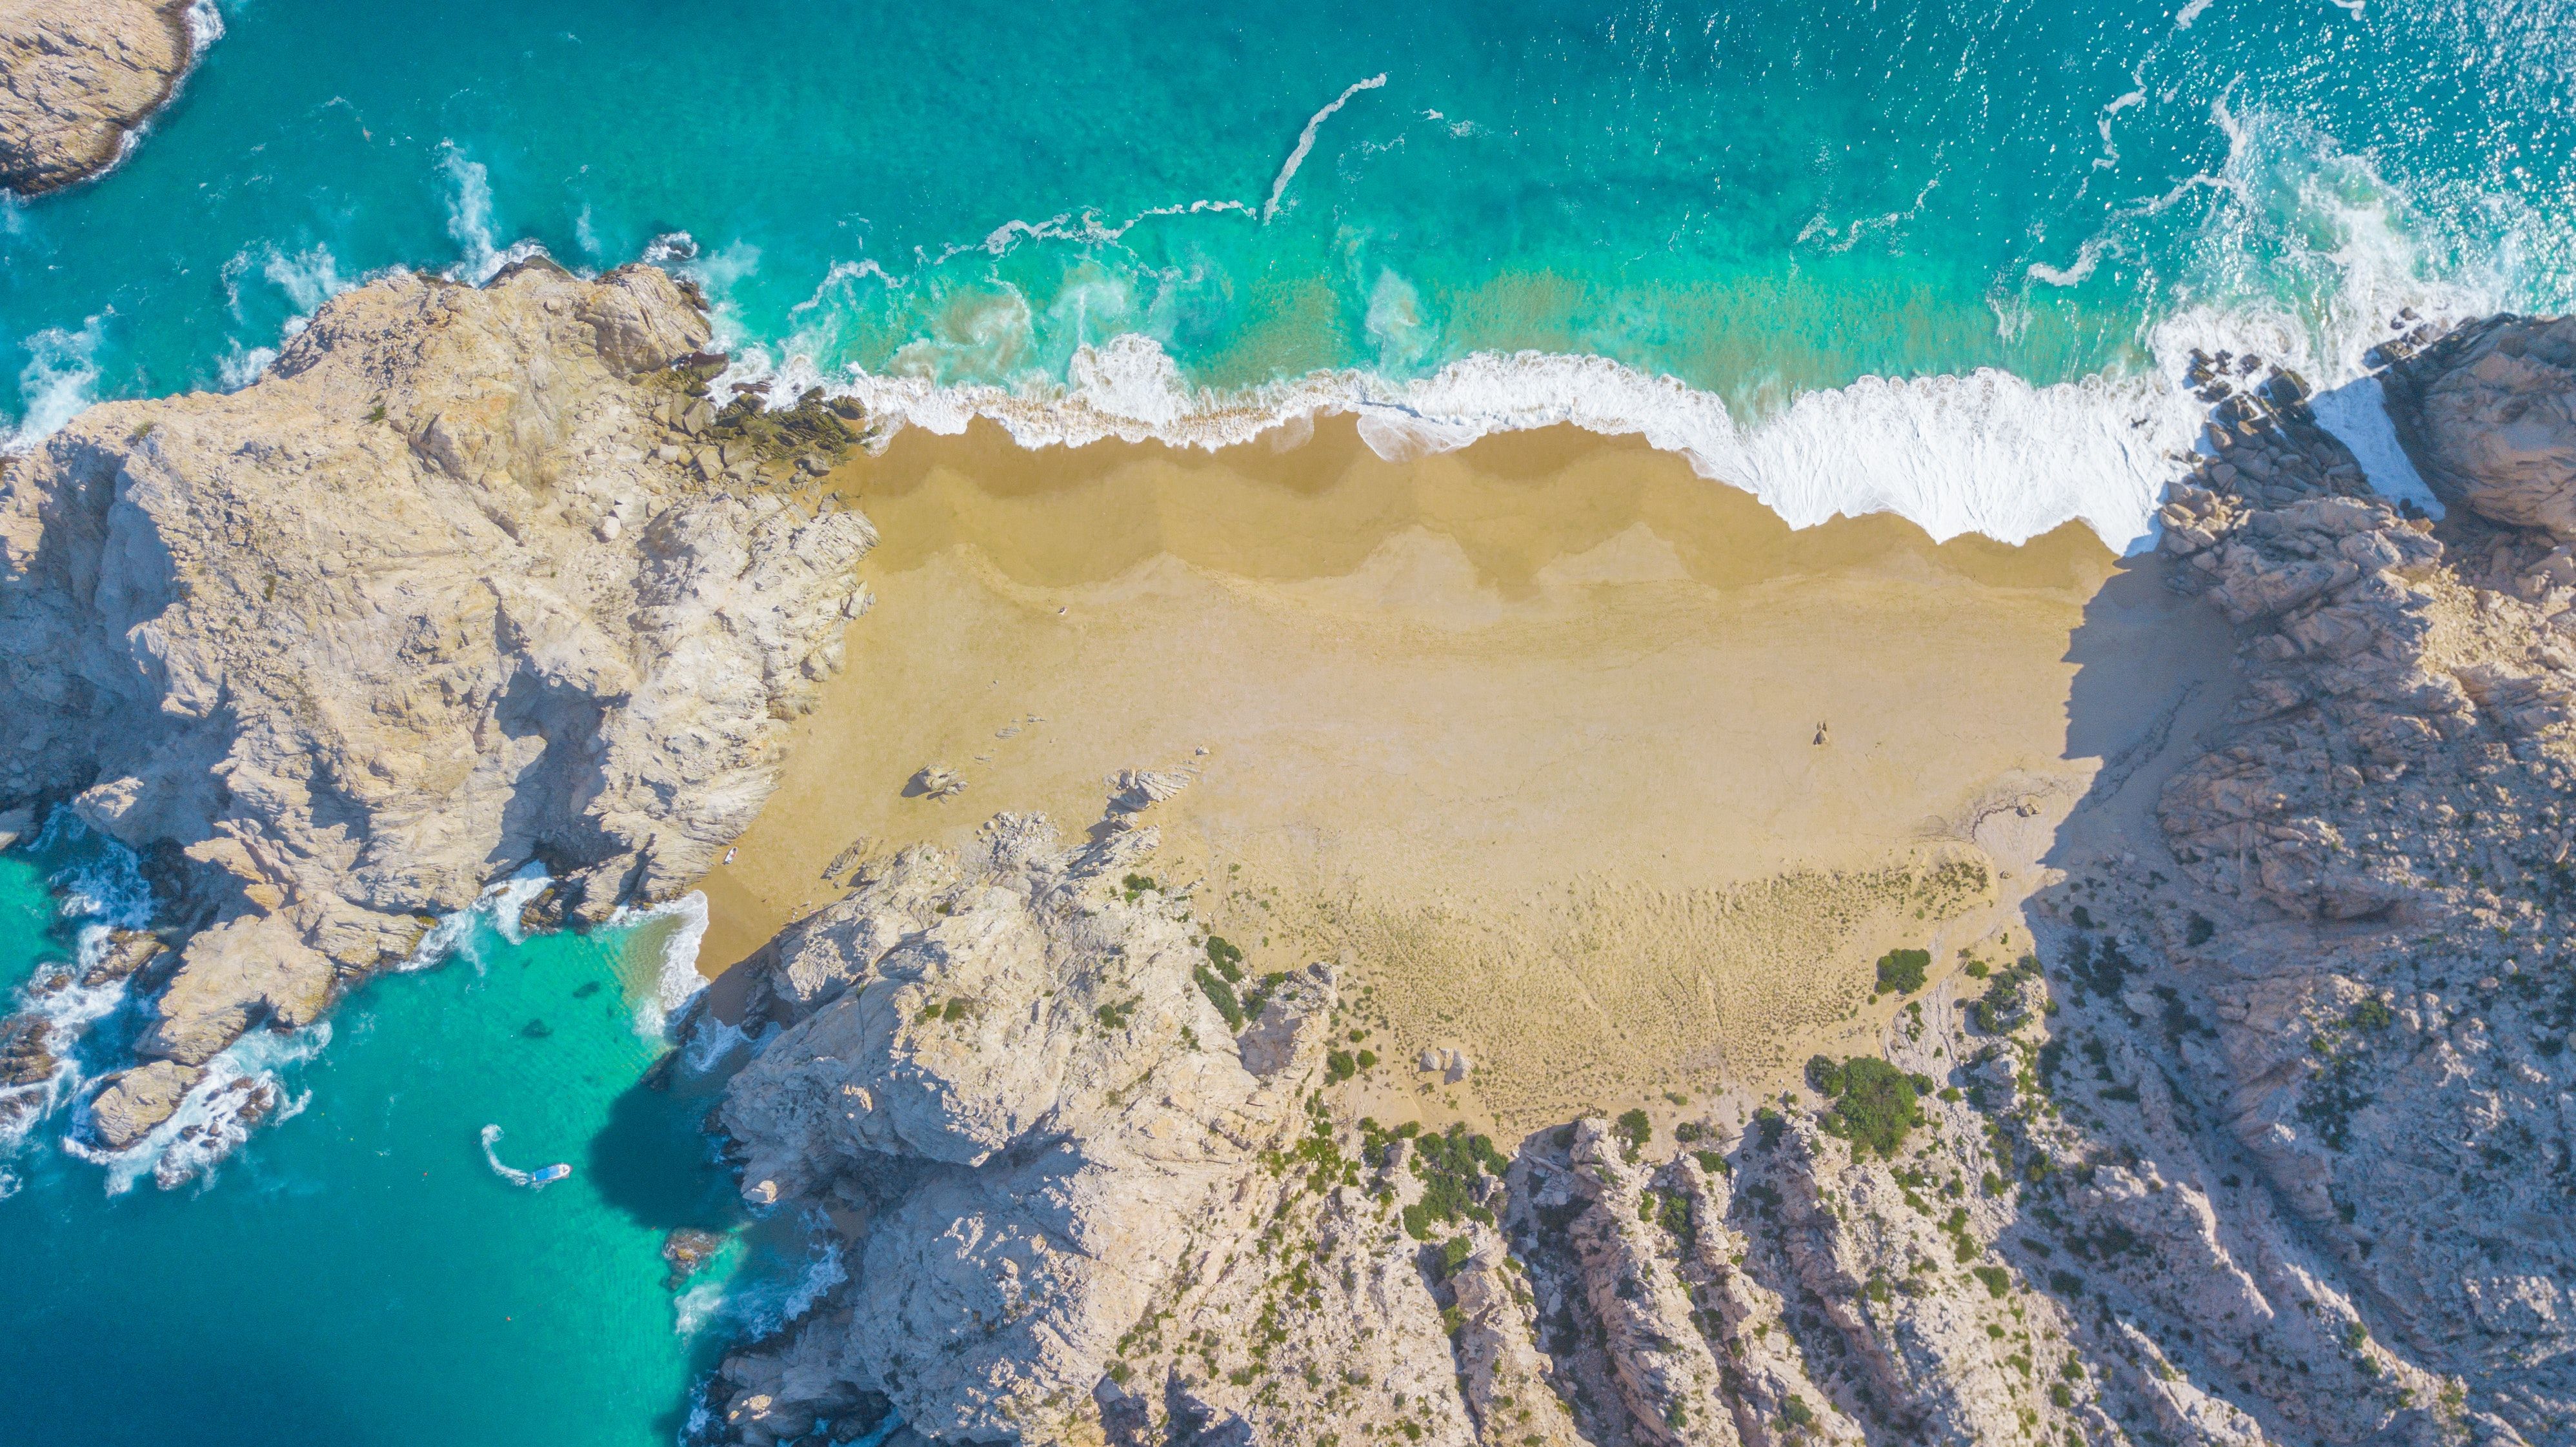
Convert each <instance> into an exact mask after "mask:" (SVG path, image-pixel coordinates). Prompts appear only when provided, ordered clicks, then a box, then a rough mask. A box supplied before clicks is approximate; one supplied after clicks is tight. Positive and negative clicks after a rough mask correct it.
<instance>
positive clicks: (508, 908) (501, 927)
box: [396, 860, 554, 972]
mask: <svg viewBox="0 0 2576 1447" xmlns="http://www.w3.org/2000/svg"><path fill="white" fill-rule="evenodd" d="M553 882H554V881H553V880H552V879H550V878H548V877H547V875H546V867H545V866H544V865H542V864H539V863H537V862H536V861H534V860H530V861H529V862H527V863H526V864H523V865H520V866H519V868H518V870H517V872H516V873H513V874H512V875H511V876H510V877H509V878H507V879H504V880H501V881H499V882H497V883H494V884H489V885H486V886H484V889H483V893H482V894H480V895H479V896H477V897H476V898H475V900H474V902H473V903H472V904H469V905H467V906H466V907H465V908H463V909H460V910H458V911H456V912H455V913H453V914H450V915H446V916H443V917H441V918H440V919H439V921H438V923H436V924H434V925H431V926H430V927H429V929H428V931H427V932H425V933H423V934H422V935H421V937H420V943H419V944H417V945H414V946H412V951H411V957H410V958H408V959H406V960H404V961H403V962H402V963H401V964H400V965H399V966H396V968H397V969H399V970H402V971H405V972H408V971H412V970H426V969H430V968H432V967H434V966H437V965H441V964H445V963H446V962H447V961H448V960H449V959H451V958H454V957H457V956H460V955H461V956H463V957H464V958H465V960H466V961H467V962H468V963H470V964H472V965H473V966H474V967H475V968H476V969H478V970H479V969H481V968H483V966H484V963H485V961H484V958H483V951H482V946H481V940H482V936H483V934H484V932H486V931H489V932H490V933H493V934H496V935H499V936H500V937H501V938H502V939H503V940H505V941H507V942H509V943H510V944H513V945H520V944H525V943H527V934H526V932H525V931H523V930H522V929H520V927H519V915H520V913H521V912H522V911H523V910H525V909H526V908H527V907H528V902H529V901H530V900H533V899H535V898H536V897H537V896H538V895H540V894H543V893H545V890H546V886H547V885H549V884H552V883H553Z"/></svg>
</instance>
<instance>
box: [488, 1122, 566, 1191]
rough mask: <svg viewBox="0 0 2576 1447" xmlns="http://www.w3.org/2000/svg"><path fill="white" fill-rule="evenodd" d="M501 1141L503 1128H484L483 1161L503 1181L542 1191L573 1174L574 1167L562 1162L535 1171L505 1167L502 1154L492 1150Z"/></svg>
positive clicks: (491, 1126)
mask: <svg viewBox="0 0 2576 1447" xmlns="http://www.w3.org/2000/svg"><path fill="white" fill-rule="evenodd" d="M500 1141H501V1128H500V1127H499V1126H497V1125H487V1126H485V1127H483V1161H484V1163H485V1164H486V1165H489V1166H490V1167H491V1168H492V1174H494V1175H496V1176H499V1177H500V1178H501V1179H502V1180H505V1181H508V1182H509V1183H510V1184H511V1185H514V1186H524V1187H526V1188H527V1189H529V1190H531V1191H542V1190H544V1189H545V1188H546V1187H548V1186H551V1185H553V1184H554V1183H555V1182H557V1181H560V1180H562V1179H564V1178H565V1177H567V1176H570V1175H571V1174H572V1167H571V1166H568V1165H566V1164H564V1163H563V1162H561V1161H557V1162H556V1163H555V1164H553V1165H551V1166H539V1167H538V1168H537V1169H535V1170H533V1171H522V1170H515V1169H513V1168H511V1167H509V1166H506V1165H503V1164H502V1163H501V1157H500V1153H499V1152H497V1151H495V1150H493V1149H492V1147H494V1146H495V1145H498V1144H500Z"/></svg>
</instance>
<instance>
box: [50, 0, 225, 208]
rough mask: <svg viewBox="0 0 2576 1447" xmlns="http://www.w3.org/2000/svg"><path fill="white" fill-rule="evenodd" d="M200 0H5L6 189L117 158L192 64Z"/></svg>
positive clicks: (79, 176) (88, 171)
mask: <svg viewBox="0 0 2576 1447" xmlns="http://www.w3.org/2000/svg"><path fill="white" fill-rule="evenodd" d="M201 3H202V0H0V188H6V189H8V190H11V191H15V192H17V193H18V194H19V195H21V196H34V195H39V194H42V193H43V192H47V191H58V190H60V189H62V188H63V187H65V186H69V185H72V184H74V183H75V182H79V181H85V180H87V179H89V178H90V177H92V176H95V175H97V174H98V173H99V172H101V171H104V170H106V169H107V168H108V167H110V166H113V165H115V164H116V162H117V161H118V160H119V159H120V158H121V157H123V156H124V154H125V148H126V147H127V146H128V145H129V144H130V143H131V141H132V138H133V136H134V134H135V131H136V129H137V128H138V127H140V126H142V125H143V123H144V122H145V121H148V120H150V119H151V118H152V115H153V113H154V112H155V111H158V110H160V109H161V107H162V106H164V105H166V104H168V103H169V100H170V97H171V95H172V94H173V93H174V92H176V91H177V90H178V88H179V82H180V81H181V80H182V79H183V78H184V77H185V76H186V75H187V73H188V68H189V67H190V66H192V65H194V64H195V63H196V58H197V49H198V47H199V46H200V45H201V44H202V43H203V41H204V39H205V37H203V36H201V35H199V34H198V33H197V31H196V30H195V29H194V28H193V22H192V20H191V17H190V12H191V11H192V10H195V9H198V8H199V7H200V5H201ZM205 8H207V9H209V10H211V8H212V7H211V6H207V7H205Z"/></svg>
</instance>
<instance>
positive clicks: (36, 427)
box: [0, 317, 101, 453]
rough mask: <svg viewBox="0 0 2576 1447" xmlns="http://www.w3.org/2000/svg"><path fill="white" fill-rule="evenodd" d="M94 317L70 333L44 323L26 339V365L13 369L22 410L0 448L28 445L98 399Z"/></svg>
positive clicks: (21, 449)
mask: <svg viewBox="0 0 2576 1447" xmlns="http://www.w3.org/2000/svg"><path fill="white" fill-rule="evenodd" d="M100 321H101V318H100V317H91V318H90V319H89V320H88V321H86V322H83V323H82V324H81V329H80V330H79V331H76V332H74V331H65V330H64V329H63V328H61V327H47V328H45V329H44V330H42V331H40V332H37V333H36V334H35V335H33V336H31V337H29V338H27V341H26V344H25V345H26V350H27V365H26V366H25V367H23V368H21V369H20V370H19V372H18V396H19V397H20V399H22V401H23V402H24V404H25V406H26V409H27V410H26V413H25V415H23V416H21V417H20V418H19V419H18V425H17V426H16V427H14V428H12V429H10V431H9V432H8V434H7V435H6V436H5V437H0V453H13V452H25V451H27V450H29V449H31V448H33V447H34V446H35V445H36V444H37V443H39V442H42V441H44V440H45V439H46V438H48V437H51V436H53V435H54V434H55V433H56V432H59V431H61V430H62V426H63V424H64V423H66V422H69V421H71V420H72V419H73V418H74V417H77V416H79V415H80V414H81V413H82V412H83V411H84V410H85V409H87V408H88V406H89V404H90V403H92V402H94V401H96V400H98V397H97V388H98V361H97V358H98V344H99V340H100V338H99V323H100Z"/></svg>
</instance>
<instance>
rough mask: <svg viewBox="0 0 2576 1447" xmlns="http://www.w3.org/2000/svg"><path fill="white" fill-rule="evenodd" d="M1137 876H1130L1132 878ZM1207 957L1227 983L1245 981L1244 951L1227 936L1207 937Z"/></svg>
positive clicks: (1233, 983)
mask: <svg viewBox="0 0 2576 1447" xmlns="http://www.w3.org/2000/svg"><path fill="white" fill-rule="evenodd" d="M1135 877H1136V876H1134V875H1129V876H1128V878H1130V879H1133V878H1135ZM1147 882H1148V883H1149V884H1150V883H1151V881H1147ZM1207 957H1208V963H1209V964H1211V965H1214V966H1216V972H1217V973H1218V974H1220V975H1223V976H1224V977H1225V982H1226V983H1227V984H1229V985H1235V984H1241V983H1242V982H1243V951H1242V950H1241V949H1238V948H1236V947H1235V946H1234V945H1233V944H1230V943H1228V942H1227V940H1226V937H1225V936H1223V935H1209V936H1208V937H1207Z"/></svg>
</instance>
